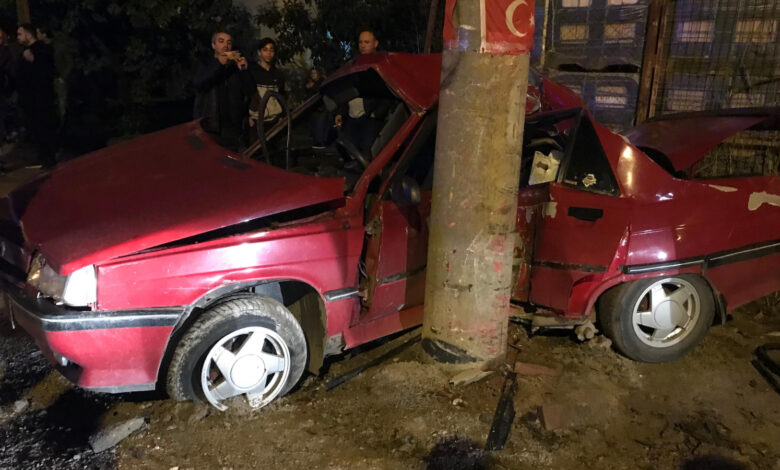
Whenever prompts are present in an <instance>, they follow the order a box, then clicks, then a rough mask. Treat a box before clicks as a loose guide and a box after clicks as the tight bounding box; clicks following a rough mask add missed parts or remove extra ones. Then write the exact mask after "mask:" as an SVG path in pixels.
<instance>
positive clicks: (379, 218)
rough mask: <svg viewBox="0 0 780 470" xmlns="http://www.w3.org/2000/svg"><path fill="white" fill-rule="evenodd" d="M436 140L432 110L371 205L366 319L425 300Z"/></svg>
mask: <svg viewBox="0 0 780 470" xmlns="http://www.w3.org/2000/svg"><path fill="white" fill-rule="evenodd" d="M435 142H436V115H435V114H433V115H431V116H428V117H427V118H426V119H425V120H424V121H423V122H422V123H421V124H420V125H419V126H418V128H417V129H416V130H415V131H413V132H412V136H411V139H408V140H407V143H406V144H405V145H403V146H401V148H400V149H399V150H398V158H397V159H395V161H394V163H391V164H390V166H389V169H388V170H387V171H388V173H387V176H386V178H385V180H384V182H383V184H382V185H381V187H380V189H379V192H378V194H376V198H375V199H374V201H373V202H371V203H370V204H369V206H368V216H367V219H366V220H367V225H366V243H365V248H364V258H363V261H364V270H363V272H362V273H361V275H362V278H361V289H360V290H361V297H362V302H363V309H362V313H361V317H360V322H361V323H362V322H366V321H371V320H375V319H378V318H381V317H384V316H387V315H390V314H394V313H396V312H398V311H400V310H403V309H406V308H410V307H414V306H418V305H422V303H423V297H424V294H425V264H426V262H427V255H428V216H429V215H430V212H431V189H432V185H433V156H434V151H435Z"/></svg>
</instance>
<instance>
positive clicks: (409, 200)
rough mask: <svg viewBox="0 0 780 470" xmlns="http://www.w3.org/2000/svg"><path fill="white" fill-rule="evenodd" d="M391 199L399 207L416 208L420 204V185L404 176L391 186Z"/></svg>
mask: <svg viewBox="0 0 780 470" xmlns="http://www.w3.org/2000/svg"><path fill="white" fill-rule="evenodd" d="M390 198H391V199H392V200H393V202H395V203H396V204H398V206H399V207H410V206H416V205H417V204H419V203H420V185H419V184H417V181H415V180H414V179H413V178H411V177H409V176H404V177H403V178H401V179H398V180H395V181H394V182H393V184H392V185H391V186H390Z"/></svg>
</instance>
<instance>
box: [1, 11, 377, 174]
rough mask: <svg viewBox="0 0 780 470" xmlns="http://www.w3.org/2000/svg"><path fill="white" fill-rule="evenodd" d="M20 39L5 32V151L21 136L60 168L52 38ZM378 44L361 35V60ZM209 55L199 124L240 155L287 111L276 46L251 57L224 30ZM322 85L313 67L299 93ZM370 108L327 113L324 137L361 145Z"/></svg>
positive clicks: (201, 81)
mask: <svg viewBox="0 0 780 470" xmlns="http://www.w3.org/2000/svg"><path fill="white" fill-rule="evenodd" d="M16 39H17V41H16V43H12V41H10V40H9V37H8V35H7V34H6V33H5V31H3V30H2V29H0V145H2V144H3V143H5V142H10V141H16V140H17V139H19V137H20V136H22V135H23V136H25V137H26V139H27V140H28V141H29V142H30V143H31V144H32V150H33V153H34V158H35V163H38V164H40V165H42V166H43V167H52V166H54V165H55V164H56V162H57V152H58V137H59V136H58V132H59V130H60V121H61V120H65V121H67V119H66V118H62V119H61V115H62V114H63V113H64V110H61V109H59V108H58V93H56V92H55V78H56V76H57V71H56V67H55V58H54V50H53V48H52V44H51V39H50V37H49V35H48V34H47V33H46V31H45V30H43V29H41V28H36V27H35V26H33V25H32V24H22V25H20V26H19V27H18V28H17V31H16ZM378 44H379V42H378V41H377V39H376V35H375V34H374V32H373V31H371V30H364V31H362V32H361V33H360V35H359V38H358V50H359V52H360V54H370V53H374V52H376V49H377V46H378ZM211 49H212V52H213V54H212V55H211V56H209V57H206V58H204V60H203V61H202V62H201V63H200V64H199V67H198V70H197V73H196V74H195V76H194V86H195V101H194V118H195V119H201V123H202V126H203V128H204V129H205V130H206V131H207V132H209V133H211V134H212V135H213V136H214V137H215V139H216V140H217V142H218V143H220V144H221V145H223V146H225V147H227V148H230V149H233V150H241V149H243V148H245V147H246V146H247V145H249V144H251V143H252V142H253V141H254V140H256V139H257V136H258V133H259V132H260V133H262V132H263V129H268V128H269V127H270V126H271V125H273V124H274V123H275V122H276V121H278V120H279V119H280V117H281V115H282V113H283V112H284V110H285V105H286V103H285V101H286V99H287V96H288V93H287V91H288V90H287V89H286V81H285V77H284V74H283V73H282V72H281V71H280V70H279V69H278V68H277V67H276V64H275V56H276V49H277V44H276V41H274V40H273V39H271V38H267V37H266V38H263V39H261V40H260V41H259V42H258V43H257V45H256V47H255V48H254V49H253V54H252V57H251V58H247V57H244V56H242V54H241V53H240V52H239V51H238V50H236V49H234V45H233V38H232V37H231V35H230V34H229V33H228V32H227V31H218V32H216V33H215V34H214V35H213V36H212V38H211ZM323 79H324V73H323V71H322V70H320V69H317V68H313V69H311V70H310V73H309V77H308V80H307V81H306V83H305V85H304V89H303V90H302V95H303V96H305V98H309V97H311V96H313V95H315V94H316V93H317V91H318V89H319V86H320V84H321V83H322V81H323ZM77 81H78V80H77ZM371 106H372V103H370V102H369V103H364V102H363V100H362V99H360V98H356V99H354V100H352V101H350V102H349V103H348V106H346V107H345V108H344V109H343V110H340V111H339V112H338V113H336V114H335V115H334V114H330V115H328V116H327V120H328V122H327V123H325V124H326V125H324V126H321V127H322V128H324V129H325V131H324V132H325V134H327V133H328V132H329V131H328V129H330V131H333V129H342V128H343V130H344V131H345V132H347V133H350V134H355V136H356V139H357V140H355V142H360V139H359V137H358V136H359V135H361V134H365V130H366V129H365V128H366V127H367V126H368V127H370V126H371V115H372V110H371ZM60 107H61V106H60ZM82 111H83V110H82ZM65 114H67V113H65ZM323 115H324V114H323ZM71 127H72V126H71ZM369 134H370V132H369ZM326 140H327V138H326V135H323V136H320V137H319V138H317V137H316V136H315V141H316V142H317V143H324V142H325V141H326ZM91 149H92V148H89V149H84V150H85V151H88V150H91Z"/></svg>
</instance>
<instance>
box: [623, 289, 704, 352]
mask: <svg viewBox="0 0 780 470" xmlns="http://www.w3.org/2000/svg"><path fill="white" fill-rule="evenodd" d="M700 316H701V300H700V297H699V293H698V292H697V291H696V289H695V288H694V287H693V285H692V284H691V283H689V282H688V281H685V280H683V279H679V278H667V279H661V280H658V281H655V282H654V283H653V284H651V285H650V286H649V287H647V288H646V289H645V290H644V291H642V294H641V295H640V296H639V298H638V300H637V301H636V303H635V304H634V308H633V310H632V314H631V324H632V325H633V329H634V333H635V334H636V336H637V338H639V340H640V341H641V342H642V343H644V344H646V345H648V346H651V347H654V348H668V347H671V346H674V345H676V344H678V343H680V342H681V341H683V340H684V339H685V338H687V337H688V336H689V335H690V334H691V332H692V331H693V329H694V326H695V325H696V324H697V323H698V321H699V318H700Z"/></svg>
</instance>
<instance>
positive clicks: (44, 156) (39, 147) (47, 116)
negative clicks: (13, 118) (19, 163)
mask: <svg viewBox="0 0 780 470" xmlns="http://www.w3.org/2000/svg"><path fill="white" fill-rule="evenodd" d="M16 37H17V39H18V40H19V44H21V45H22V46H24V48H25V49H24V51H22V56H21V57H20V58H19V61H18V62H17V66H16V90H17V92H18V94H19V104H20V105H21V107H22V109H23V110H24V117H25V123H26V127H27V133H28V135H29V136H30V139H31V140H32V142H33V144H34V145H35V148H36V151H37V154H38V161H39V162H40V163H41V164H42V165H43V166H44V167H51V166H54V164H55V163H56V162H55V159H54V156H55V153H56V151H57V141H56V135H57V112H56V108H55V104H54V103H55V97H54V73H55V69H54V52H53V50H52V47H51V46H50V45H48V44H45V43H43V42H41V41H38V38H37V37H36V30H35V27H34V26H33V25H31V24H23V25H20V26H19V28H18V29H17V31H16Z"/></svg>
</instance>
